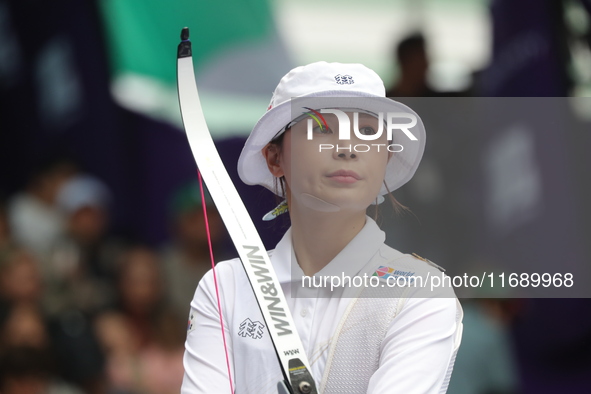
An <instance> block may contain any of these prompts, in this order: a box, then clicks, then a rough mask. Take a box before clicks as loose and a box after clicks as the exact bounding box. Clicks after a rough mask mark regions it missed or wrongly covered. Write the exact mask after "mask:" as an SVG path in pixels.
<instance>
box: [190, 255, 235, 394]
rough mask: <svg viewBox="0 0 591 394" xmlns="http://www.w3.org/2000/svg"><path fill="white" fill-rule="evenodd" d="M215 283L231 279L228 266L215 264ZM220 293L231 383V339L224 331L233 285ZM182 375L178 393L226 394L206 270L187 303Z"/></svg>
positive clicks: (222, 357) (214, 302)
mask: <svg viewBox="0 0 591 394" xmlns="http://www.w3.org/2000/svg"><path fill="white" fill-rule="evenodd" d="M216 273H217V277H218V280H219V279H220V278H224V282H227V281H228V280H229V279H230V280H232V272H231V269H229V267H228V265H225V264H218V266H217V268H216ZM219 286H220V287H221V288H223V291H220V297H221V300H222V301H221V303H222V311H223V317H224V331H225V335H226V344H227V351H228V355H229V362H230V368H231V373H232V380H234V377H233V375H234V370H233V357H232V338H231V335H230V332H229V329H228V326H229V325H230V322H229V321H228V317H227V316H229V315H231V310H232V305H229V304H230V301H229V300H233V299H234V298H233V293H234V290H233V286H223V283H221V282H219ZM183 365H184V368H185V374H184V377H183V384H182V387H181V393H182V394H198V393H230V392H231V391H230V382H229V377H228V367H227V363H226V352H225V351H224V343H223V338H222V333H221V329H220V318H219V314H218V305H217V298H216V290H215V286H214V281H213V273H212V271H211V270H210V271H209V272H208V273H207V274H205V276H204V277H203V279H202V280H201V282H200V283H199V286H198V287H197V290H196V291H195V296H194V297H193V300H192V301H191V311H190V314H189V321H188V327H187V340H186V342H185V354H184V357H183Z"/></svg>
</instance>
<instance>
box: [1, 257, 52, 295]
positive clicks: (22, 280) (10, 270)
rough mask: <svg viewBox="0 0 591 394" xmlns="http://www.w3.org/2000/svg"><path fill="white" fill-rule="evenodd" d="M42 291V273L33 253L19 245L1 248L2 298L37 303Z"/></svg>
mask: <svg viewBox="0 0 591 394" xmlns="http://www.w3.org/2000/svg"><path fill="white" fill-rule="evenodd" d="M42 291H43V287H42V282H41V275H40V274H39V268H38V265H37V263H35V259H34V257H33V256H32V255H31V254H30V253H28V252H27V251H26V250H24V249H22V248H17V247H9V246H7V247H5V248H3V249H0V298H1V299H2V300H3V301H5V302H9V303H14V304H17V303H26V304H30V305H36V304H37V303H38V302H39V301H40V300H41V298H42Z"/></svg>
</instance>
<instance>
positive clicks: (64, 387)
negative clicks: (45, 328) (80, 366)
mask: <svg viewBox="0 0 591 394" xmlns="http://www.w3.org/2000/svg"><path fill="white" fill-rule="evenodd" d="M53 366H54V365H53V360H52V358H51V355H50V354H49V353H48V352H47V350H45V349H38V348H34V347H12V348H8V349H4V350H3V351H2V353H0V392H2V393H3V394H79V393H80V394H81V393H82V391H80V390H78V389H76V388H75V387H73V386H71V385H68V384H66V383H64V382H62V381H60V380H58V379H57V378H56V376H55V374H54V371H53Z"/></svg>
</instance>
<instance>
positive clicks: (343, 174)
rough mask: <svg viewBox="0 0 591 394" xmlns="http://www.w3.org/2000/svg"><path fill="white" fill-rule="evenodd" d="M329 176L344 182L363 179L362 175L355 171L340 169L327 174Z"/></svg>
mask: <svg viewBox="0 0 591 394" xmlns="http://www.w3.org/2000/svg"><path fill="white" fill-rule="evenodd" d="M327 177H329V178H331V179H333V180H335V181H338V182H343V183H355V182H357V181H358V180H361V177H360V176H359V175H358V174H357V173H356V172H355V171H349V170H338V171H335V172H331V173H330V174H328V175H327Z"/></svg>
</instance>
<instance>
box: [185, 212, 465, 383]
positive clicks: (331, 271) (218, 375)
mask: <svg viewBox="0 0 591 394" xmlns="http://www.w3.org/2000/svg"><path fill="white" fill-rule="evenodd" d="M384 240H385V234H384V232H382V231H381V230H380V229H379V227H378V226H377V224H376V223H375V222H374V221H373V220H372V219H370V218H369V217H368V218H367V220H366V224H365V226H364V227H363V229H362V230H361V231H360V232H359V234H357V236H356V237H355V238H354V239H353V240H352V241H351V242H350V243H349V244H348V245H347V246H346V247H345V249H343V250H342V251H341V252H340V253H339V254H338V255H337V256H336V257H335V258H334V259H333V260H332V261H331V262H330V263H329V264H328V265H327V266H326V267H324V268H323V269H322V270H321V271H320V272H319V273H318V274H317V275H323V276H324V275H338V276H341V275H343V274H344V275H348V276H351V277H353V276H354V275H356V274H359V273H360V271H361V269H362V268H363V267H365V266H366V265H367V264H368V263H369V262H375V263H376V264H377V265H380V263H381V262H384V264H383V265H386V264H387V263H388V262H389V261H392V260H393V258H394V257H398V256H401V255H402V254H401V253H400V252H398V251H396V250H394V249H392V248H390V247H389V246H387V245H385V244H384ZM292 253H293V251H292V243H291V231H290V230H288V231H287V232H286V234H285V235H284V237H283V238H282V240H281V241H280V242H279V243H278V244H277V247H276V249H275V250H274V251H271V252H270V253H269V254H270V256H271V262H272V263H273V267H274V268H275V271H276V273H277V277H278V279H279V281H280V283H281V286H282V289H283V291H284V293H285V297H286V300H287V304H288V306H289V308H290V310H291V313H292V315H293V318H294V321H295V325H296V328H297V330H298V333H299V335H300V338H301V340H302V344H303V346H304V349H305V350H306V354H307V356H308V359H309V361H310V365H311V373H312V376H313V377H314V379H315V381H316V386H317V387H318V388H320V384H321V380H322V377H323V372H324V370H325V366H326V363H327V355H328V350H329V345H330V344H331V339H332V338H333V337H334V336H335V331H336V329H337V327H338V325H339V322H340V321H341V318H342V317H343V314H344V312H345V310H346V309H347V307H348V306H349V303H350V302H351V298H339V297H336V296H334V297H319V298H310V297H307V298H302V297H298V295H299V293H297V292H299V291H304V289H301V288H299V286H298V288H297V291H294V292H295V293H296V294H292V292H291V286H292V283H291V280H292V274H293V273H298V272H299V273H300V274H299V275H294V278H299V279H298V280H300V281H301V275H303V273H301V269H300V268H299V266H297V264H293V267H292V258H294V257H293V254H292ZM413 263H414V262H413ZM416 265H417V267H416V268H417V270H418V271H421V272H422V273H423V274H424V273H425V272H427V271H429V272H431V275H434V274H436V273H437V274H441V272H440V271H439V270H437V269H436V268H434V267H432V266H430V265H428V264H427V263H425V262H423V261H421V260H418V259H417V260H416ZM413 269H414V267H413ZM216 273H217V278H218V285H219V291H220V294H221V299H222V310H223V318H224V328H225V332H226V341H227V345H228V352H229V357H230V367H231V370H232V379H233V383H234V389H235V392H236V394H241V393H276V392H277V389H276V385H277V382H278V381H280V380H282V379H283V378H282V374H281V372H280V368H279V362H278V360H277V356H276V354H275V350H274V348H273V345H272V342H271V340H270V336H269V333H268V331H267V329H266V327H265V325H264V322H263V318H262V314H261V312H260V309H259V307H258V304H257V302H256V299H255V297H254V294H253V292H252V288H251V286H250V284H249V282H248V278H247V276H246V274H245V272H244V269H243V268H242V265H241V263H240V261H239V260H238V259H234V260H230V261H225V262H222V263H220V264H218V265H217V267H216ZM294 280H295V279H294ZM295 283H298V282H295ZM300 283H301V282H300ZM298 285H299V283H298ZM305 291H322V290H320V289H312V290H311V289H305ZM459 314H461V307H460V306H459V303H458V302H457V299H456V298H455V296H454V295H453V292H451V293H448V298H405V299H403V300H402V305H401V307H400V308H399V311H398V313H397V315H396V317H395V318H394V319H393V320H392V321H391V323H390V326H389V328H388V330H387V333H386V336H385V337H384V339H383V341H382V345H381V348H380V350H381V352H380V364H379V368H378V370H377V371H376V372H375V373H374V374H373V375H372V377H371V379H370V382H369V387H368V391H367V392H368V393H385V392H388V393H441V392H445V391H446V387H447V380H448V379H449V374H450V373H451V369H452V368H453V358H454V355H455V351H457V348H458V346H459V342H460V339H461V330H462V327H461V323H458V320H457V316H458V315H459ZM184 366H185V376H184V379H183V385H182V390H181V392H182V393H187V394H188V393H191V394H196V393H229V392H230V385H229V383H228V373H227V366H226V359H225V354H224V349H223V342H222V337H221V332H220V321H219V315H218V310H217V301H216V291H215V287H214V281H213V274H212V272H211V271H210V272H208V273H207V274H206V275H205V276H204V277H203V279H202V280H201V282H200V283H199V286H198V288H197V290H196V292H195V296H194V298H193V301H192V302H191V316H190V318H189V327H188V333H187V341H186V351H185V356H184ZM352 373H354V371H352Z"/></svg>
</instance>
